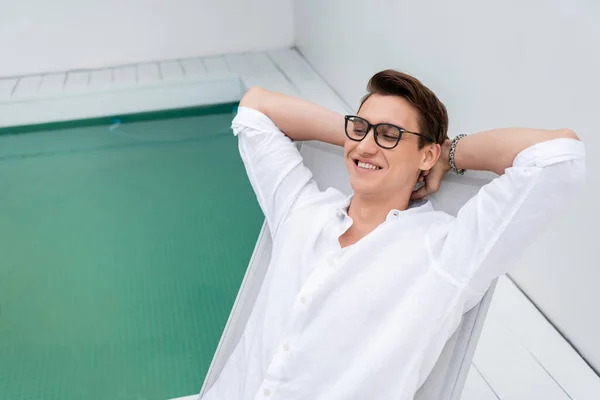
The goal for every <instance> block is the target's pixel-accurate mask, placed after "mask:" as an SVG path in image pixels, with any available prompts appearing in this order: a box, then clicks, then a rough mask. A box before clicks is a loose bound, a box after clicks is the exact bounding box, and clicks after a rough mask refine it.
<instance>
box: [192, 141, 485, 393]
mask: <svg viewBox="0 0 600 400" xmlns="http://www.w3.org/2000/svg"><path fill="white" fill-rule="evenodd" d="M301 153H302V155H303V157H304V162H305V164H306V165H307V166H308V167H309V168H310V169H311V171H312V172H313V175H314V177H315V179H316V180H317V182H318V183H319V186H320V187H321V188H326V187H329V186H332V187H335V188H337V189H339V190H341V191H342V192H346V193H349V192H350V186H349V184H348V176H347V171H346V168H345V165H344V162H343V158H342V156H341V154H340V152H339V149H336V148H333V147H330V146H328V145H323V144H321V143H310V144H308V145H304V146H302V149H301ZM465 182H466V183H465ZM484 183H485V179H483V178H475V180H473V179H471V180H470V181H469V180H466V181H457V182H454V184H455V185H460V186H459V187H454V188H451V189H452V190H450V188H448V187H446V188H445V190H444V188H442V189H441V190H440V192H439V193H438V194H437V195H436V196H435V198H434V199H432V202H433V203H434V207H435V208H436V209H441V210H444V211H446V212H450V213H456V211H457V210H458V208H459V207H460V205H461V204H464V202H465V201H466V200H467V199H468V198H469V197H471V196H472V195H473V194H474V193H475V192H476V191H477V190H478V189H479V187H480V186H481V185H482V184H484ZM452 184H453V183H452V182H451V183H450V185H452ZM452 192H454V193H460V195H456V194H454V193H452ZM271 245H272V243H271V237H270V234H269V230H268V228H267V226H266V224H265V225H263V227H262V229H261V232H260V235H259V238H258V240H257V243H256V247H255V249H254V253H253V255H252V258H251V260H250V263H249V265H248V269H247V270H246V274H245V276H244V280H243V281H242V285H241V287H240V290H239V292H238V295H237V298H236V300H235V303H234V306H233V309H232V311H231V314H230V316H229V320H228V321H227V325H226V326H225V330H224V331H223V334H222V336H221V340H220V342H219V345H218V347H217V350H216V352H215V355H214V357H213V360H212V363H211V365H210V368H209V370H208V373H207V375H206V378H205V381H204V384H203V386H202V389H201V391H200V395H202V394H204V392H205V391H206V390H208V389H209V388H210V387H211V386H212V384H213V383H214V381H215V380H216V378H217V377H218V376H219V373H220V372H221V370H222V369H223V367H224V365H225V362H226V361H227V359H228V358H229V356H230V355H231V353H232V351H233V349H234V347H235V345H236V344H237V342H238V341H239V340H240V338H241V335H242V332H243V329H244V327H245V325H246V322H247V321H248V318H249V316H250V313H251V311H252V307H253V306H254V302H255V300H256V298H257V296H258V292H259V290H260V287H261V285H262V281H263V279H264V276H265V274H266V271H267V267H268V265H269V261H270V258H271ZM493 287H494V286H492V287H491V288H490V290H488V293H487V294H486V295H485V296H484V298H483V300H482V301H481V302H480V303H479V304H478V305H476V306H475V307H474V308H473V309H471V310H470V311H469V312H468V313H466V314H465V315H464V316H463V319H462V321H461V324H460V326H459V327H458V329H457V331H456V332H455V333H454V335H453V336H452V337H451V338H450V339H449V340H448V342H447V343H446V346H445V347H444V349H443V351H442V353H441V355H440V357H439V359H438V361H437V363H436V364H435V366H434V368H433V370H432V372H431V373H430V375H429V376H428V378H427V379H426V381H425V382H424V383H423V385H422V386H421V388H420V389H419V391H418V392H417V394H416V396H415V400H459V399H460V394H461V392H462V388H463V386H464V383H465V380H466V378H467V374H468V372H469V368H470V366H471V360H472V358H473V353H474V352H475V347H476V344H477V340H478V338H479V334H480V332H481V328H482V326H483V321H484V319H485V314H486V312H487V309H488V307H489V303H490V301H491V297H492V293H493Z"/></svg>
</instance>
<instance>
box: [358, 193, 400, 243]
mask: <svg viewBox="0 0 600 400" xmlns="http://www.w3.org/2000/svg"><path fill="white" fill-rule="evenodd" d="M409 200H410V194H409V195H406V194H405V193H399V194H398V195H397V196H387V195H386V196H382V195H379V196H374V195H368V194H361V193H355V194H354V196H353V197H352V202H351V203H350V207H349V209H348V215H349V216H350V218H352V221H353V224H352V228H354V230H356V231H357V233H358V232H360V233H363V234H366V233H368V232H370V231H372V230H373V229H375V228H376V227H377V226H379V225H380V224H381V223H383V222H384V221H385V219H386V218H387V215H388V214H389V212H390V211H391V210H394V209H395V210H400V211H403V210H406V209H407V208H408V204H409Z"/></svg>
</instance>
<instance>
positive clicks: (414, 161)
mask: <svg viewBox="0 0 600 400" xmlns="http://www.w3.org/2000/svg"><path fill="white" fill-rule="evenodd" d="M358 116H360V117H362V118H364V119H366V120H367V121H369V122H370V123H371V124H379V123H388V124H393V125H397V126H399V127H401V128H404V129H406V130H407V131H412V132H420V127H419V124H418V113H417V110H416V109H415V108H414V107H413V106H412V105H411V104H410V103H409V102H408V101H407V100H406V99H404V98H402V97H398V96H383V95H378V94H373V95H371V96H370V97H369V98H368V99H367V100H366V101H365V102H364V104H363V105H362V107H361V109H360V111H359V113H358ZM426 152H427V146H425V147H424V148H423V149H421V150H419V137H418V136H417V135H413V134H410V133H404V134H403V135H402V137H401V139H400V141H399V142H398V145H397V146H396V147H394V148H393V149H384V148H381V147H379V146H378V145H377V143H375V136H374V132H373V129H371V130H370V131H369V132H368V134H367V136H366V137H365V138H364V139H363V140H362V141H360V142H356V141H353V140H350V139H346V143H345V144H344V155H345V160H346V166H347V168H348V171H349V173H350V185H351V186H352V189H353V190H354V192H355V193H357V194H361V195H367V196H372V195H375V196H376V197H379V196H385V197H388V196H390V197H394V196H397V195H399V194H402V193H410V192H408V191H409V190H410V191H412V189H413V188H414V185H415V183H416V181H417V179H418V177H419V173H420V169H429V168H431V166H432V165H433V164H432V163H431V160H427V157H426ZM434 162H435V161H434ZM363 163H367V165H366V166H365V165H364V164H363ZM370 166H375V167H378V168H377V169H372V167H371V168H369V167H370ZM365 167H366V168H365ZM409 187H410V189H409Z"/></svg>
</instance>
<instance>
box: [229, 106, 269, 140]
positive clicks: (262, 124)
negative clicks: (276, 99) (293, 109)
mask: <svg viewBox="0 0 600 400" xmlns="http://www.w3.org/2000/svg"><path fill="white" fill-rule="evenodd" d="M245 128H250V129H254V130H257V131H261V132H279V128H278V127H277V125H275V123H274V122H273V121H271V119H270V118H269V117H267V116H266V115H265V114H263V113H261V112H260V111H258V110H255V109H253V108H248V107H238V112H237V114H236V116H235V118H234V119H233V121H232V122H231V129H233V134H234V135H236V136H237V135H238V134H239V133H241V132H242V131H243V130H244V129H245Z"/></svg>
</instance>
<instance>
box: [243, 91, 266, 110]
mask: <svg viewBox="0 0 600 400" xmlns="http://www.w3.org/2000/svg"><path fill="white" fill-rule="evenodd" d="M268 94H269V91H268V90H266V89H263V88H261V87H258V86H253V87H251V88H250V89H248V91H247V92H246V94H244V96H243V97H242V99H241V100H240V107H247V108H253V109H255V110H257V111H260V112H263V113H264V111H263V108H264V104H265V97H266V96H267V95H268Z"/></svg>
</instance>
